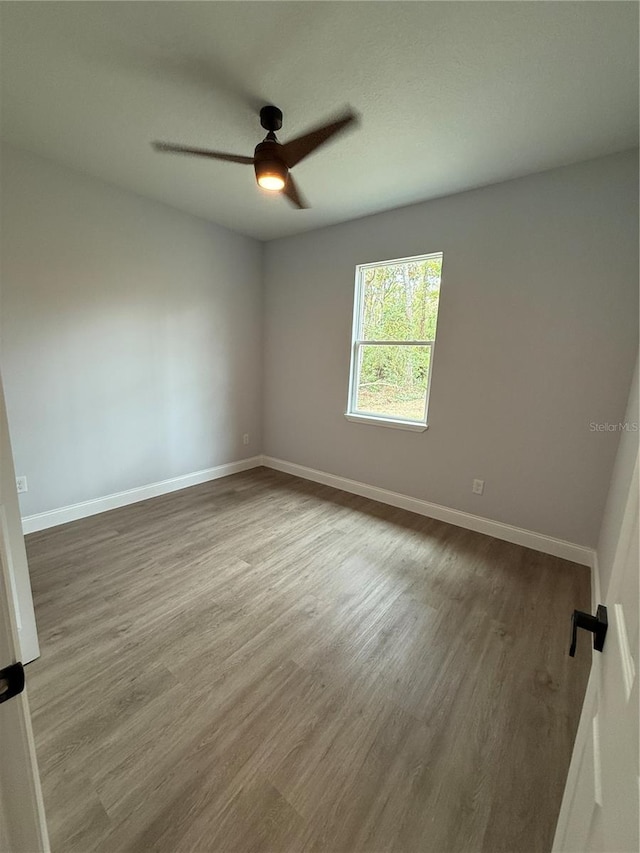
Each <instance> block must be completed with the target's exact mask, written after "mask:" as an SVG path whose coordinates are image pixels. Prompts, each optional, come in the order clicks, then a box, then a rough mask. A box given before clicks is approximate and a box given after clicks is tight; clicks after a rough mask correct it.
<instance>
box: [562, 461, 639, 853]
mask: <svg viewBox="0 0 640 853" xmlns="http://www.w3.org/2000/svg"><path fill="white" fill-rule="evenodd" d="M639 489H640V484H639V481H638V458H637V457H636V462H635V470H634V474H633V477H632V479H631V486H630V489H629V494H628V496H627V501H626V507H625V511H624V516H623V520H622V525H621V528H620V538H619V540H618V545H617V548H616V552H615V557H614V562H613V567H612V574H611V580H610V582H609V588H608V590H607V591H606V593H605V595H606V598H605V601H604V602H603V603H604V604H606V606H607V611H608V620H609V628H608V631H607V637H606V640H605V645H604V649H603V652H602V654H600V653H599V652H594V653H593V664H592V669H591V675H590V677H589V685H588V687H587V694H586V698H585V703H584V707H583V710H582V716H581V718H580V725H579V727H578V734H577V736H576V742H575V746H574V751H573V757H572V759H571V767H570V768H569V776H568V778H567V785H566V788H565V792H564V798H563V801H562V808H561V810H560V818H559V820H558V826H557V829H556V837H555V840H554V844H553V850H554V852H555V851H557V853H561V851H562V853H569V851H571V853H591V851H593V852H594V853H638V850H639V849H640V847H639V845H640V837H639V820H640V817H639V815H640V808H639V790H640V775H639V766H638V763H639V760H638V751H639V743H638V724H639V716H638V710H639V709H638V640H639V638H638V610H639V606H638V597H639V589H638V575H639V564H640V557H639V554H638V537H639V531H638V516H639V506H638V503H639V502H638V493H639Z"/></svg>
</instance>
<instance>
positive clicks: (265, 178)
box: [258, 172, 285, 192]
mask: <svg viewBox="0 0 640 853" xmlns="http://www.w3.org/2000/svg"><path fill="white" fill-rule="evenodd" d="M284 183H285V182H284V178H282V177H281V176H280V175H274V174H272V173H268V172H267V173H265V174H263V175H258V184H259V185H260V186H261V187H262V188H263V189H264V190H270V191H271V192H279V191H280V190H283V189H284Z"/></svg>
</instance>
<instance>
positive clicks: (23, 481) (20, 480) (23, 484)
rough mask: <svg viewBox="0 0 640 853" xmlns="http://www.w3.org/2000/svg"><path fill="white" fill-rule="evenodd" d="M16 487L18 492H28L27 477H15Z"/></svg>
mask: <svg viewBox="0 0 640 853" xmlns="http://www.w3.org/2000/svg"><path fill="white" fill-rule="evenodd" d="M16 489H17V490H18V492H28V491H29V487H28V486H27V478H26V477H16Z"/></svg>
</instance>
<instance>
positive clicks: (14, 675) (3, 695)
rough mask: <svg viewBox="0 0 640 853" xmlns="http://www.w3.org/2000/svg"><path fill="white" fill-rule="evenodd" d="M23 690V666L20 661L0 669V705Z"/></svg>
mask: <svg viewBox="0 0 640 853" xmlns="http://www.w3.org/2000/svg"><path fill="white" fill-rule="evenodd" d="M23 690H24V667H23V666H22V664H21V663H20V662H18V663H12V664H11V666H7V667H5V668H4V669H0V705H1V704H2V703H3V702H6V701H7V700H8V699H13V697H14V696H18V694H20V693H22V691H23Z"/></svg>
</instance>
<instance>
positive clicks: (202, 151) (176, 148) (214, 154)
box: [151, 142, 253, 166]
mask: <svg viewBox="0 0 640 853" xmlns="http://www.w3.org/2000/svg"><path fill="white" fill-rule="evenodd" d="M151 144H152V145H153V147H154V148H155V149H156V151H167V152H169V153H170V154H196V155H197V156H198V157H209V158H210V159H211V160H225V161H226V162H228V163H242V164H245V165H248V166H251V165H253V157H243V156H242V155H240V154H225V152H224V151H209V149H207V148H189V147H188V146H187V145H172V144H171V143H170V142H152V143H151Z"/></svg>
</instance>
